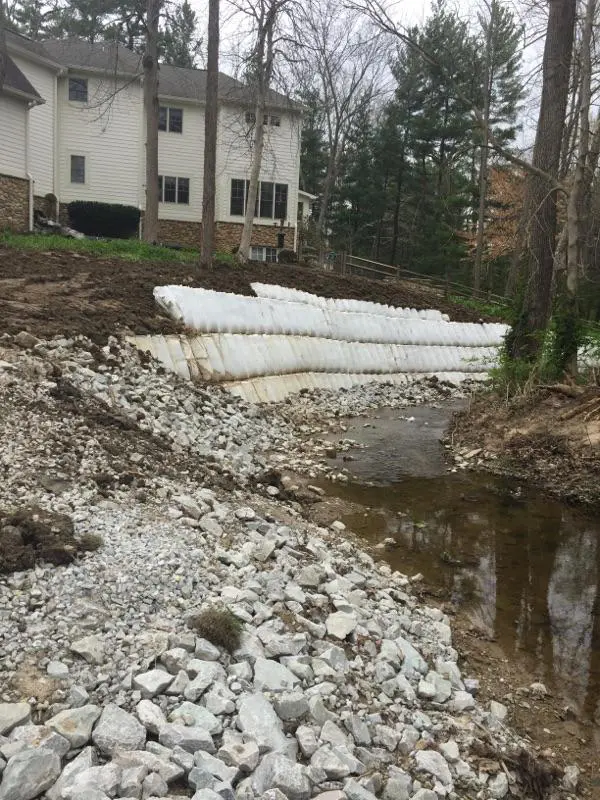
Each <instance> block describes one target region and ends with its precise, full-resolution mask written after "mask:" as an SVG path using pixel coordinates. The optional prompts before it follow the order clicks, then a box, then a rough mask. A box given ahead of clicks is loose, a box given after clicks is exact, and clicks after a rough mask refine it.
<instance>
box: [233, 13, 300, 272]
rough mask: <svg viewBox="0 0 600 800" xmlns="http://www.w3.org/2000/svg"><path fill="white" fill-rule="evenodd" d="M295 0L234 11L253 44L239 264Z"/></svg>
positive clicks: (244, 256) (245, 254)
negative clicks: (247, 25) (250, 133)
mask: <svg viewBox="0 0 600 800" xmlns="http://www.w3.org/2000/svg"><path fill="white" fill-rule="evenodd" d="M293 4H294V0H240V2H237V3H235V2H234V5H236V7H237V9H238V10H239V11H241V12H242V13H243V14H245V15H246V16H247V17H249V18H250V20H251V24H252V28H253V35H254V37H255V38H254V44H253V46H252V50H251V53H250V56H249V58H248V59H247V63H246V76H247V80H248V84H249V88H250V90H251V92H252V94H253V98H254V137H253V141H252V157H251V166H250V177H249V181H248V190H247V192H246V210H245V215H244V227H243V229H242V236H241V239H240V246H239V249H238V261H239V262H240V264H245V263H246V262H247V261H248V258H249V256H250V242H251V240H252V227H253V225H254V215H255V209H256V204H257V198H258V181H259V177H260V170H261V166H262V159H263V152H264V147H265V126H264V120H265V116H266V109H267V100H268V94H269V90H270V88H271V81H272V79H273V73H274V68H275V57H276V55H278V54H281V49H280V47H279V45H280V44H281V43H282V41H285V39H287V38H288V37H286V36H285V35H284V34H282V33H281V26H282V22H283V17H284V15H286V14H288V13H289V12H290V10H291V7H292V5H293Z"/></svg>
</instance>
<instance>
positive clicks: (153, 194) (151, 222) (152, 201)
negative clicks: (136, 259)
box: [143, 0, 161, 242]
mask: <svg viewBox="0 0 600 800" xmlns="http://www.w3.org/2000/svg"><path fill="white" fill-rule="evenodd" d="M160 10H161V0H148V2H147V6H146V47H145V51H144V58H143V66H144V112H145V116H146V211H145V214H144V241H146V242H155V241H156V240H157V237H158V202H159V197H158V117H159V106H158V37H159V31H158V26H159V20H160Z"/></svg>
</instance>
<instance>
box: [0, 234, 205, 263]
mask: <svg viewBox="0 0 600 800" xmlns="http://www.w3.org/2000/svg"><path fill="white" fill-rule="evenodd" d="M2 245H3V246H5V247H14V248H15V249H18V250H31V251H34V252H45V251H48V250H60V251H65V252H71V253H82V254H87V255H91V256H96V257H98V258H122V259H123V260H125V261H171V262H173V261H178V262H184V263H188V262H195V261H197V260H198V252H197V251H196V250H177V249H174V248H171V247H162V246H160V245H152V244H148V243H147V242H140V241H139V240H137V239H69V238H67V237H66V236H59V235H58V234H37V233H32V234H17V233H10V232H8V233H0V246H2Z"/></svg>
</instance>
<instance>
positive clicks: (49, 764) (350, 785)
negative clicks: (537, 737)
mask: <svg viewBox="0 0 600 800" xmlns="http://www.w3.org/2000/svg"><path fill="white" fill-rule="evenodd" d="M21 344H22V346H19V345H18V344H16V343H15V342H14V341H13V340H12V339H4V341H3V342H2V345H1V347H0V433H1V435H2V441H3V448H2V456H1V458H2V461H1V463H0V471H1V473H2V481H0V509H1V514H2V517H1V519H2V525H3V527H2V529H0V537H2V536H4V534H3V532H2V531H4V530H6V528H7V527H8V528H10V527H13V528H15V530H20V531H21V537H22V539H26V538H27V536H28V535H29V532H30V530H31V529H32V527H35V526H34V524H33V523H35V525H41V524H42V523H43V524H44V525H46V526H47V527H48V529H49V530H50V532H52V531H53V528H57V529H58V532H57V533H56V535H57V536H59V534H60V531H63V532H65V535H66V532H67V531H68V532H69V536H70V537H72V538H71V539H70V540H69V542H70V546H72V547H74V548H75V549H74V551H69V552H70V556H69V558H68V559H65V560H58V561H59V563H56V564H53V563H51V559H49V558H48V557H47V553H46V551H43V552H42V551H36V552H35V558H34V561H33V563H31V564H27V566H26V568H24V569H22V568H17V569H12V570H6V571H5V574H3V575H0V621H1V624H0V687H1V691H0V772H1V775H0V800H33V798H36V797H46V798H49V800H107V798H115V797H120V798H130V800H133V798H137V799H138V800H140V798H141V799H142V800H143V799H144V798H154V797H167V798H172V800H174V799H175V798H176V797H188V798H192V797H193V798H195V800H211V798H212V799H213V800H219V798H222V799H224V800H228V799H231V800H233V798H239V799H240V800H246V799H248V800H250V798H265V800H284V798H288V800H309V798H313V797H314V798H317V797H319V798H320V800H346V799H347V800H372V799H373V798H385V800H413V799H414V800H441V799H442V798H448V799H449V800H459V799H460V800H462V798H478V799H479V800H491V798H503V797H511V796H516V797H523V798H525V797H531V796H534V795H533V793H532V788H531V787H532V786H533V785H534V784H533V783H532V775H533V779H535V781H537V784H535V785H541V786H543V787H544V789H543V790H544V792H546V794H544V795H543V796H544V797H545V796H548V797H557V798H567V797H572V796H577V790H576V787H577V783H578V774H579V773H578V771H577V768H576V767H575V766H574V765H570V767H569V768H568V769H567V770H566V771H565V772H564V774H563V770H561V769H558V768H557V767H555V766H554V765H552V764H548V763H546V762H543V761H540V759H537V758H535V756H534V755H531V756H528V755H527V746H526V743H525V742H523V741H521V740H520V739H519V738H518V737H517V736H516V735H515V734H514V732H513V731H511V728H510V716H509V715H507V714H506V713H505V711H506V708H505V707H504V706H503V705H502V704H501V703H494V704H492V706H491V707H483V706H482V705H481V704H480V703H479V702H478V698H477V691H476V688H477V682H476V681H473V680H472V679H471V678H472V676H469V675H463V674H461V670H460V668H459V665H458V653H457V651H456V650H455V649H454V647H453V646H452V632H451V627H450V620H449V618H448V617H447V616H446V615H445V614H444V613H443V612H442V611H440V610H439V609H436V608H431V607H428V606H427V605H424V604H423V602H422V601H421V600H420V599H419V598H418V596H417V594H416V590H415V591H413V583H412V581H411V579H409V578H408V577H407V576H406V575H403V574H401V573H400V572H392V570H391V569H390V567H389V566H387V565H386V564H383V563H376V562H375V561H374V560H373V559H372V558H371V557H370V556H369V555H368V554H366V553H364V552H361V550H360V549H359V548H357V546H356V543H355V542H354V541H350V540H348V541H346V540H345V539H344V538H343V537H344V535H345V532H344V531H343V530H341V529H339V530H334V529H324V528H320V527H317V526H316V525H314V524H311V523H310V522H307V521H306V519H305V518H304V516H303V513H302V507H301V505H300V504H299V503H298V502H297V500H296V499H294V498H287V497H286V496H285V489H284V488H282V489H281V490H279V489H278V490H277V491H271V492H267V491H266V490H265V486H266V484H265V483H263V482H262V481H264V480H266V479H265V475H267V476H268V474H269V470H272V469H273V459H272V456H273V455H276V456H277V455H278V456H285V457H286V459H287V463H288V464H289V466H290V468H291V467H294V468H296V469H298V470H299V471H304V472H310V471H315V470H322V471H323V474H325V473H326V471H327V469H328V467H327V466H326V463H325V459H326V456H325V449H326V445H325V444H323V442H324V440H325V439H324V437H326V434H327V431H328V428H329V427H330V426H331V425H332V424H333V422H335V421H336V419H337V417H338V415H339V414H340V413H342V414H352V413H361V412H360V409H364V408H367V407H369V404H370V403H372V402H380V401H383V400H384V399H385V398H387V401H388V402H390V403H393V404H395V405H397V406H398V407H400V406H402V405H410V404H411V403H413V404H414V403H417V402H421V401H423V400H427V401H432V402H435V401H437V400H441V399H444V397H445V396H446V394H447V393H448V392H449V393H450V394H451V395H452V396H458V395H459V394H460V392H464V391H466V390H465V389H462V390H455V389H452V388H451V387H444V386H438V385H436V384H435V383H432V382H416V383H414V384H412V385H409V386H406V387H395V388H394V389H390V392H389V393H386V392H385V388H384V387H380V386H377V387H364V388H362V389H357V390H353V391H352V392H351V393H345V394H344V395H343V399H341V398H340V397H338V396H333V395H327V394H325V395H318V394H316V395H310V396H309V395H305V396H303V397H302V398H300V399H299V401H298V403H297V404H295V405H294V404H289V403H288V404H282V406H277V407H274V408H273V407H269V408H268V409H263V408H257V407H254V406H251V405H248V404H246V403H243V402H241V401H239V400H236V399H235V398H233V397H231V396H230V395H228V394H227V393H226V392H224V391H222V390H220V389H218V388H214V387H207V386H193V385H192V384H186V383H184V382H183V381H181V380H179V379H178V378H176V377H175V376H173V375H169V374H167V373H165V372H164V371H163V370H162V369H161V368H160V367H158V366H157V365H156V364H155V363H154V362H151V361H149V360H147V359H144V358H143V357H142V356H140V355H139V354H138V353H137V352H136V351H135V350H133V349H132V348H130V347H128V346H127V345H123V344H121V343H119V342H118V341H117V340H116V339H115V340H111V342H110V343H109V344H108V345H107V346H106V347H103V348H98V347H96V346H94V345H92V344H91V343H90V342H89V341H87V340H85V339H77V340H69V339H60V340H52V341H31V340H30V341H28V342H27V343H25V342H22V343H21ZM303 409H304V411H303ZM336 412H337V415H336ZM319 415H321V416H320V417H319ZM319 420H320V421H319ZM317 440H319V441H321V442H322V444H320V445H317V444H316V442H317ZM268 486H270V488H271V489H272V490H273V489H276V487H275V486H274V485H273V483H271V484H268ZM261 487H262V488H261ZM267 488H268V487H267ZM19 514H22V515H24V516H22V517H19V516H18V515H19ZM15 515H17V516H15ZM19 519H22V520H24V521H23V522H21V523H19V524H20V525H21V528H19V526H18V525H14V524H13V525H12V526H11V524H8V525H6V524H4V522H5V521H6V520H12V521H13V522H15V521H16V520H19ZM61 525H62V526H63V527H62V528H61ZM9 533H10V535H16V534H14V533H12V532H11V531H9ZM79 543H85V544H86V545H87V546H85V547H83V546H81V547H80V546H79ZM207 612H210V614H209V617H208V619H209V620H210V624H208V623H207V622H206V620H207V617H206V616H203V615H206V614H207ZM219 614H225V615H230V616H228V617H222V619H224V620H225V619H227V620H229V622H228V623H227V624H224V627H223V629H222V630H217V629H216V628H215V625H218V620H219V619H220V617H219ZM231 615H233V617H234V618H235V620H236V621H237V623H236V624H235V625H232V624H231ZM202 620H204V624H203V623H202ZM236 631H237V632H238V633H239V641H237V640H236V639H235V637H236V635H237V633H236ZM207 637H210V639H214V641H211V640H210V639H209V638H207ZM231 637H234V638H233V639H232V638H231Z"/></svg>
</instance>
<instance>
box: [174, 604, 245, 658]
mask: <svg viewBox="0 0 600 800" xmlns="http://www.w3.org/2000/svg"><path fill="white" fill-rule="evenodd" d="M187 626H188V628H191V629H192V630H194V631H196V633H198V634H199V635H200V636H201V637H202V638H203V639H207V640H208V641H209V642H211V644H214V645H216V646H217V647H223V648H224V649H225V650H227V652H228V653H233V652H235V651H236V650H237V649H238V647H239V646H240V642H241V639H242V630H243V622H242V620H241V619H239V617H236V615H235V614H234V613H233V611H230V610H229V609H228V608H225V607H224V606H220V607H219V606H211V607H210V608H207V609H205V610H204V611H201V612H200V613H199V614H194V615H193V616H191V617H189V618H188V620H187Z"/></svg>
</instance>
